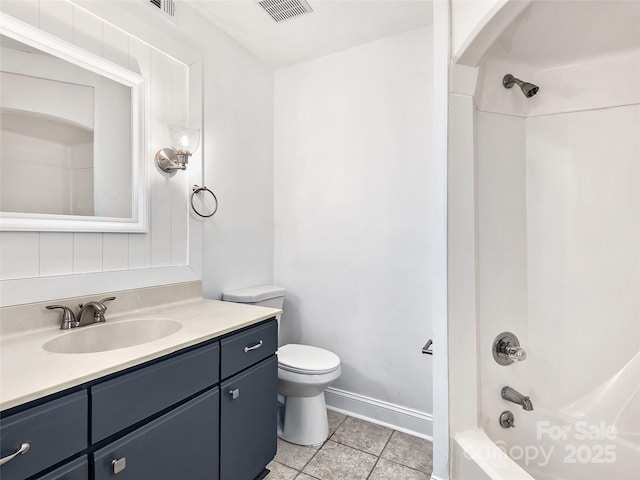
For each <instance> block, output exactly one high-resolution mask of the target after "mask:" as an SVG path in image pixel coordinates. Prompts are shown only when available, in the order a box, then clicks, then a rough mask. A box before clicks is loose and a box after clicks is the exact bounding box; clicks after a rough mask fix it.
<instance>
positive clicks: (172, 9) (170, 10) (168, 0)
mask: <svg viewBox="0 0 640 480" xmlns="http://www.w3.org/2000/svg"><path fill="white" fill-rule="evenodd" d="M148 1H149V3H150V4H151V6H152V7H154V8H158V10H159V11H160V12H162V13H164V14H165V15H168V16H169V17H171V18H172V19H173V17H175V16H176V2H175V1H174V0H148Z"/></svg>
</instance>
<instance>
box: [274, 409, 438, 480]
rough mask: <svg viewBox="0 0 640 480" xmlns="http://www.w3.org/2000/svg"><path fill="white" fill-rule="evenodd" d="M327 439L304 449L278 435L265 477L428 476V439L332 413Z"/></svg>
mask: <svg viewBox="0 0 640 480" xmlns="http://www.w3.org/2000/svg"><path fill="white" fill-rule="evenodd" d="M328 415H329V439H328V440H327V441H326V442H324V444H322V445H320V446H316V447H302V446H300V445H294V444H292V443H287V442H285V441H284V440H281V439H278V453H277V454H276V458H275V459H274V460H273V461H272V462H271V463H270V464H269V465H268V467H267V468H269V470H271V473H270V474H269V475H268V476H267V477H266V479H265V480H428V479H429V478H430V476H431V470H432V445H431V442H428V441H427V440H422V439H420V438H416V437H412V436H410V435H407V434H405V433H401V432H397V431H395V430H391V429H390V428H386V427H381V426H379V425H375V424H373V423H369V422H365V421H363V420H359V419H357V418H353V417H347V416H345V415H342V414H340V413H336V412H332V411H329V412H328Z"/></svg>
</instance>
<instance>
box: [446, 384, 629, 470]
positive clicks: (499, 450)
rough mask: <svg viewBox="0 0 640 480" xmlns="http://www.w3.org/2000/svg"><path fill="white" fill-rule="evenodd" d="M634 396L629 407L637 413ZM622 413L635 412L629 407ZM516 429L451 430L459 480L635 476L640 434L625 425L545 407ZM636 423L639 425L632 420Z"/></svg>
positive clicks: (534, 412) (528, 417)
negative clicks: (612, 423)
mask: <svg viewBox="0 0 640 480" xmlns="http://www.w3.org/2000/svg"><path fill="white" fill-rule="evenodd" d="M637 402H638V396H636V398H635V399H634V401H633V402H629V403H628V404H627V407H628V408H629V409H633V410H635V411H636V413H637ZM623 413H624V415H623V416H625V415H627V416H628V415H634V414H635V413H633V412H631V411H630V410H626V411H625V412H623ZM527 414H528V415H527V417H526V420H525V421H521V422H520V423H519V424H518V425H517V426H516V428H511V429H503V428H502V427H500V425H497V422H496V427H493V426H488V428H487V429H486V430H485V429H475V430H467V431H463V432H458V433H457V434H455V435H454V451H453V465H452V467H453V478H455V479H459V480H600V479H607V480H608V479H611V480H638V479H639V478H640V435H638V433H633V432H628V431H626V430H625V428H624V427H618V426H616V425H611V424H608V423H607V422H606V421H604V420H599V421H596V420H594V419H588V418H587V417H584V416H583V417H576V416H570V415H568V414H565V413H561V412H549V411H545V410H544V409H538V410H534V411H532V412H527ZM635 426H636V428H637V427H638V425H637V424H636V425H635Z"/></svg>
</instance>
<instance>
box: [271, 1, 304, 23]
mask: <svg viewBox="0 0 640 480" xmlns="http://www.w3.org/2000/svg"><path fill="white" fill-rule="evenodd" d="M258 3H259V4H260V6H261V7H262V8H264V9H265V10H266V12H267V13H268V14H269V15H271V18H273V19H274V20H275V21H276V22H284V21H285V20H289V19H290V18H293V17H297V16H299V15H304V14H305V13H311V12H313V8H311V7H310V6H309V4H308V3H307V2H306V1H305V0H262V1H261V2H258Z"/></svg>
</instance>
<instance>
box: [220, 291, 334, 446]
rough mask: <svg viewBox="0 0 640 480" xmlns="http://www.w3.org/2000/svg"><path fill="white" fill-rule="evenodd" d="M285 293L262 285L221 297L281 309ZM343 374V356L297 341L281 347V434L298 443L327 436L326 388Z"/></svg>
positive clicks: (305, 443)
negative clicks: (339, 356)
mask: <svg viewBox="0 0 640 480" xmlns="http://www.w3.org/2000/svg"><path fill="white" fill-rule="evenodd" d="M284 293H285V292H284V289H283V288H281V287H275V286H272V285H262V286H258V287H249V288H243V289H240V290H234V291H231V292H225V293H224V294H223V296H222V299H223V300H225V301H231V302H238V303H248V304H253V305H260V306H268V307H273V308H280V309H281V308H282V304H283V302H284ZM277 318H278V328H280V318H279V316H278V317H277ZM341 373H342V368H341V366H340V358H338V356H337V355H336V354H334V353H332V352H330V351H328V350H324V349H322V348H318V347H312V346H310V345H300V344H294V343H292V344H288V345H283V346H281V347H280V348H279V349H278V394H279V396H281V397H282V398H283V400H284V402H283V405H282V408H281V411H280V413H279V418H278V436H279V437H281V438H282V439H284V440H286V441H288V442H291V443H296V444H298V445H318V444H320V443H322V442H324V441H325V440H326V439H327V437H328V435H329V422H328V420H327V410H326V405H325V400H324V391H325V390H326V388H327V387H328V386H329V385H331V384H332V383H333V382H334V381H335V380H336V379H337V378H338V377H340V374H341Z"/></svg>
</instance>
